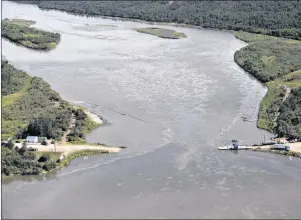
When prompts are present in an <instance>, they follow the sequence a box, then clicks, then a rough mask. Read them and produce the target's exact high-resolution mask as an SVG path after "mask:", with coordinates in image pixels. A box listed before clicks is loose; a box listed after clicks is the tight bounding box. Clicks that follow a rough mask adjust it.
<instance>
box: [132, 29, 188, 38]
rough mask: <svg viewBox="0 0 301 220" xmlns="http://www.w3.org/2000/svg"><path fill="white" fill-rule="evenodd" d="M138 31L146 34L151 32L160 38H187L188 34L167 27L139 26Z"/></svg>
mask: <svg viewBox="0 0 301 220" xmlns="http://www.w3.org/2000/svg"><path fill="white" fill-rule="evenodd" d="M136 31H137V32H139V33H144V34H151V35H154V36H157V37H160V38H167V39H181V38H186V37H187V36H186V35H185V34H184V33H180V32H177V31H175V30H172V29H165V28H153V27H149V28H137V29H136Z"/></svg>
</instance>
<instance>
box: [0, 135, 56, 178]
mask: <svg viewBox="0 0 301 220" xmlns="http://www.w3.org/2000/svg"><path fill="white" fill-rule="evenodd" d="M59 154H60V153H53V152H52V153H43V152H35V151H32V150H31V149H30V148H27V147H26V145H23V146H22V147H21V148H18V147H15V145H14V143H13V142H12V141H9V142H8V143H1V174H4V175H5V176H13V175H38V174H40V173H42V172H43V171H51V170H53V169H55V168H56V166H57V164H56V160H57V158H58V156H59Z"/></svg>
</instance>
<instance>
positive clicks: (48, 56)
mask: <svg viewBox="0 0 301 220" xmlns="http://www.w3.org/2000/svg"><path fill="white" fill-rule="evenodd" d="M2 17H3V18H25V19H31V20H35V21H36V25H35V27H38V28H42V29H44V30H49V31H53V32H58V33H60V34H61V35H62V38H61V42H60V43H59V45H58V47H57V48H56V49H54V50H52V51H50V52H37V51H32V50H29V49H26V48H24V47H20V46H17V45H15V44H12V43H10V42H8V41H6V40H2V54H3V55H4V56H5V57H6V58H7V59H8V60H9V61H10V62H11V63H13V64H14V65H15V66H16V67H17V68H20V69H23V70H25V71H27V72H28V73H29V74H30V75H32V76H40V77H42V78H43V79H45V80H46V81H47V82H49V83H50V84H51V86H52V88H53V89H54V90H56V91H57V92H59V93H60V94H61V96H62V97H63V98H65V99H66V100H68V101H70V102H74V103H77V104H79V105H82V106H84V107H87V108H89V109H90V110H91V111H92V112H94V113H96V114H98V115H101V116H103V117H104V118H105V119H106V120H107V121H108V125H106V126H101V127H99V128H98V129H96V130H95V131H93V132H92V133H91V134H90V135H89V136H88V137H87V139H88V140H89V141H92V142H99V143H105V144H108V145H125V146H127V149H125V150H122V152H120V153H118V154H110V155H105V156H92V157H88V159H84V158H78V159H76V160H74V161H73V162H72V163H71V164H70V165H69V166H68V167H67V168H65V169H63V170H61V171H58V172H57V173H52V174H49V175H46V176H43V177H38V178H33V177H30V178H19V179H15V180H14V181H9V182H4V183H3V185H2V213H3V217H4V218H298V217H299V218H300V217H301V209H300V204H301V191H300V187H301V169H300V168H301V166H300V165H301V163H300V160H297V159H292V160H290V159H289V158H288V157H285V156H279V155H272V154H267V153H259V152H246V151H240V152H236V153H234V152H225V151H218V150H217V146H218V145H219V144H221V143H224V142H225V141H229V140H232V139H234V138H235V139H238V140H241V141H243V142H245V143H250V144H253V143H260V142H261V141H263V138H264V136H265V138H266V139H268V138H269V137H271V136H272V134H270V133H268V132H266V131H262V130H260V129H258V128H257V127H256V123H255V122H253V123H252V122H249V123H247V122H244V121H243V120H242V119H241V117H243V116H245V117H247V118H249V119H250V120H255V119H256V117H257V113H258V105H259V102H260V100H261V99H262V97H263V96H264V95H265V93H266V89H265V88H264V86H263V85H261V84H260V83H259V82H258V81H256V80H255V79H254V78H252V77H251V76H250V75H248V74H247V73H246V72H244V71H243V70H242V69H241V68H240V67H238V66H237V65H236V64H235V62H234V60H233V55H234V53H235V51H236V50H238V49H240V48H242V47H243V46H245V45H246V44H245V43H244V42H242V41H240V40H238V39H236V38H235V37H234V36H233V35H232V34H231V33H229V32H224V31H217V30H207V29H189V28H184V27H172V28H173V29H175V30H177V31H179V32H184V33H185V34H186V35H187V36H188V38H186V39H181V40H168V39H161V38H157V37H155V36H151V35H147V34H142V33H137V32H136V31H135V30H133V29H134V28H139V27H147V26H153V25H151V24H147V23H143V22H134V21H125V20H118V19H109V18H100V17H97V18H96V17H84V16H75V15H70V14H67V13H64V12H58V11H42V10H40V9H39V8H38V7H36V6H33V5H25V4H20V5H18V4H16V3H12V2H3V3H2ZM104 24H106V25H107V24H109V25H115V26H104ZM156 26H159V27H168V26H164V25H156ZM168 28H170V27H168Z"/></svg>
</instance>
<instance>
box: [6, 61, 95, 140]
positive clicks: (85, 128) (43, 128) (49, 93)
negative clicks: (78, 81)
mask: <svg viewBox="0 0 301 220" xmlns="http://www.w3.org/2000/svg"><path fill="white" fill-rule="evenodd" d="M19 73H20V74H22V75H21V76H22V77H21V78H20V79H22V80H26V82H25V83H22V82H20V83H19V81H18V80H19V79H18V77H19V75H20V74H19ZM1 74H2V75H3V76H5V77H4V78H6V79H8V78H9V79H10V80H5V83H3V82H2V87H3V88H4V91H5V92H3V93H2V95H3V100H5V99H7V97H10V96H15V94H18V98H17V99H15V100H14V101H13V102H10V103H9V104H6V105H3V106H2V130H1V132H2V139H6V138H10V137H17V138H19V139H25V138H26V137H27V136H29V135H30V136H42V137H47V138H48V139H57V140H60V139H61V137H62V136H63V134H64V132H66V131H67V130H68V129H69V123H70V120H71V115H72V113H74V114H75V118H76V126H75V128H73V130H72V131H71V134H70V137H71V138H70V140H83V139H84V138H85V135H86V134H87V133H89V132H91V131H92V130H93V129H95V128H96V127H97V126H98V124H96V123H94V122H93V121H92V120H91V119H90V118H89V117H88V116H87V115H86V113H85V112H84V110H83V109H81V108H76V107H75V106H72V105H71V104H69V103H68V102H66V101H64V100H63V99H62V98H61V97H60V96H59V94H58V93H57V92H55V91H53V90H52V89H51V87H50V85H49V84H48V83H47V82H45V81H44V80H43V79H41V78H39V77H33V78H32V77H30V76H29V75H27V74H26V73H25V72H22V71H20V70H17V69H15V68H14V67H13V66H12V65H10V64H8V62H2V73H1ZM14 82H18V83H14ZM7 91H10V92H7ZM15 91H17V92H16V93H12V92H15ZM20 91H21V92H20ZM5 94H9V95H5ZM6 103H7V102H6Z"/></svg>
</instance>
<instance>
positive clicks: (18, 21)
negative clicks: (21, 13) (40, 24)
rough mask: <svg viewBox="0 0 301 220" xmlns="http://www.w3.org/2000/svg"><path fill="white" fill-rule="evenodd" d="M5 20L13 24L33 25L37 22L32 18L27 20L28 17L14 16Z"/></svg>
mask: <svg viewBox="0 0 301 220" xmlns="http://www.w3.org/2000/svg"><path fill="white" fill-rule="evenodd" d="M3 21H7V22H11V23H13V24H17V25H23V26H31V25H34V24H36V22H35V21H32V20H26V19H19V18H13V19H7V18H6V19H4V20H3Z"/></svg>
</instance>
